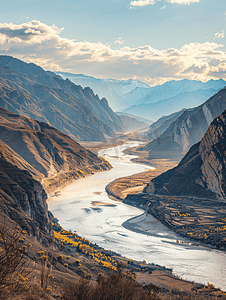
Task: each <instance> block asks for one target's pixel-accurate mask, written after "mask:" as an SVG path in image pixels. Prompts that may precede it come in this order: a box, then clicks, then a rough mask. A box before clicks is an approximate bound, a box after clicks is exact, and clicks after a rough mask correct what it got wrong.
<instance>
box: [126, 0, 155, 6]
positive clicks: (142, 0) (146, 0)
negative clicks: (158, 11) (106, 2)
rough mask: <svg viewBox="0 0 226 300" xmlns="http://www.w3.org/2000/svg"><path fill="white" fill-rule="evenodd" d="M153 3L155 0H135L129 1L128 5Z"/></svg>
mask: <svg viewBox="0 0 226 300" xmlns="http://www.w3.org/2000/svg"><path fill="white" fill-rule="evenodd" d="M160 1H161V0H160ZM155 3H156V0H137V1H131V2H130V6H147V5H153V4H155Z"/></svg>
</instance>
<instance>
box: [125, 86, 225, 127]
mask: <svg viewBox="0 0 226 300" xmlns="http://www.w3.org/2000/svg"><path fill="white" fill-rule="evenodd" d="M223 86H224V85H223ZM217 91H218V90H215V89H208V90H198V91H193V92H184V93H181V94H179V95H177V96H174V97H171V98H168V99H164V100H160V101H158V102H154V103H149V104H139V105H133V106H131V107H130V108H127V109H125V110H123V112H126V113H130V114H133V115H137V116H140V117H143V118H149V119H151V120H153V121H156V120H158V119H159V118H161V117H162V116H166V115H169V114H172V113H174V112H175V111H179V110H181V109H184V108H192V107H195V106H197V105H200V104H202V103H203V102H205V101H206V100H207V99H208V98H209V97H211V96H212V95H213V94H215V93H216V92H217Z"/></svg>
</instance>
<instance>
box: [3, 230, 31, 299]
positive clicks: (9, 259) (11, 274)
mask: <svg viewBox="0 0 226 300" xmlns="http://www.w3.org/2000/svg"><path fill="white" fill-rule="evenodd" d="M25 239H26V232H25V231H22V232H21V231H20V230H19V228H18V227H16V228H14V230H13V231H12V232H9V230H7V229H6V226H5V224H3V225H1V226H0V299H1V300H3V299H9V297H11V296H12V295H14V294H17V293H19V292H21V291H22V290H23V291H24V290H26V289H28V287H29V286H28V282H29V275H30V272H28V271H27V267H28V263H27V262H26V259H25V257H24V253H26V252H27V247H26V246H25V245H24V241H25ZM9 295H10V296H9Z"/></svg>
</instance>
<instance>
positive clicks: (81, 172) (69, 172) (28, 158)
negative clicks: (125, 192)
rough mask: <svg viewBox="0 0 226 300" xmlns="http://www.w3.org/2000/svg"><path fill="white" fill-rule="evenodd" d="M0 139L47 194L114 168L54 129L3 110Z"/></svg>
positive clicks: (0, 112)
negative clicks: (68, 183)
mask: <svg viewBox="0 0 226 300" xmlns="http://www.w3.org/2000/svg"><path fill="white" fill-rule="evenodd" d="M0 139H1V142H2V143H4V145H6V147H8V149H9V150H10V152H11V153H12V155H13V157H14V160H16V162H17V164H16V166H17V167H20V168H21V169H23V170H27V171H29V173H30V174H32V176H33V178H34V179H36V180H38V181H40V182H42V184H43V186H44V187H45V188H46V191H49V192H51V190H52V189H54V188H56V187H58V186H61V185H63V184H65V183H66V182H68V181H71V180H73V179H77V178H79V177H83V176H85V175H86V174H91V173H94V172H96V171H103V170H107V169H110V168H111V166H110V164H109V163H107V162H106V161H104V160H102V159H100V158H99V157H98V156H97V155H95V154H94V153H92V152H91V151H89V150H86V149H85V148H83V147H82V146H81V145H80V144H78V143H77V142H75V141H74V140H73V139H71V138H70V137H69V136H67V135H65V134H64V133H62V132H60V131H59V130H57V129H55V128H53V127H52V126H50V125H48V124H46V123H43V122H39V121H35V120H32V119H29V118H26V117H24V116H21V115H18V114H15V113H12V112H10V111H8V110H5V109H3V108H0Z"/></svg>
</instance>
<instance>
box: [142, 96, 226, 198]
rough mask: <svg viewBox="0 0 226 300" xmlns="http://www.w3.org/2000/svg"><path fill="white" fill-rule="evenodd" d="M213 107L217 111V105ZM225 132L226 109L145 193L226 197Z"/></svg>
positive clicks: (154, 180) (149, 185)
mask: <svg viewBox="0 0 226 300" xmlns="http://www.w3.org/2000/svg"><path fill="white" fill-rule="evenodd" d="M224 95H225V90H222V91H221V92H220V93H219V94H218V97H222V98H223V97H224ZM222 100H223V99H222ZM206 107H207V106H206ZM213 109H215V111H217V109H218V107H217V105H216V106H215V107H213ZM203 110H204V108H203V107H202V111H203ZM199 113H200V112H199ZM225 135H226V111H224V112H223V113H222V114H221V115H220V116H219V117H217V118H215V119H214V121H213V122H212V123H211V124H210V126H209V128H208V130H207V132H206V134H205V135H204V136H203V138H202V139H201V141H200V142H198V143H197V144H195V145H194V146H192V147H191V149H190V150H189V151H188V153H187V154H186V155H185V157H184V158H183V159H182V160H181V162H180V163H179V165H178V166H177V167H175V168H174V169H171V170H169V171H167V172H166V173H163V174H162V175H160V176H158V177H156V178H154V179H153V180H152V181H151V182H150V183H149V184H148V185H147V187H146V188H145V192H147V193H151V194H159V195H178V196H196V197H200V198H214V199H223V200H225V197H226V171H225V170H226V139H225Z"/></svg>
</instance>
